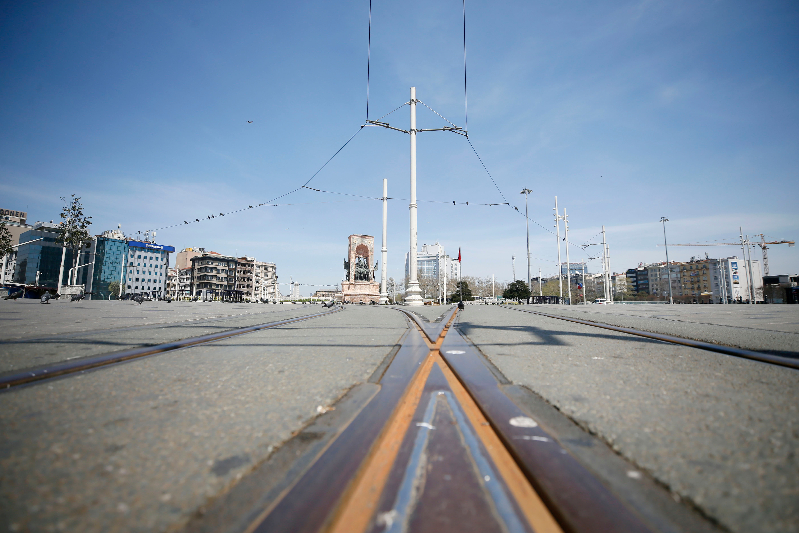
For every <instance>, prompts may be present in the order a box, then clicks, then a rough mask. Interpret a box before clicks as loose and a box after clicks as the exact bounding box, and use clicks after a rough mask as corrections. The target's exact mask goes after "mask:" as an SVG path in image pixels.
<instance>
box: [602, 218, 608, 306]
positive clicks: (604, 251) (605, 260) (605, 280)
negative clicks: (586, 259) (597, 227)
mask: <svg viewBox="0 0 799 533" xmlns="http://www.w3.org/2000/svg"><path fill="white" fill-rule="evenodd" d="M607 253H608V249H607V243H606V242H605V226H602V288H603V289H604V291H605V301H606V302H607V301H609V300H608V255H607Z"/></svg>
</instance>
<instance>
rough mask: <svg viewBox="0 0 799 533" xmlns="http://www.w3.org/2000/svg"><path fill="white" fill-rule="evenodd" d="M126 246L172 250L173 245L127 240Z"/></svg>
mask: <svg viewBox="0 0 799 533" xmlns="http://www.w3.org/2000/svg"><path fill="white" fill-rule="evenodd" d="M128 246H131V247H133V248H145V249H147V250H158V251H161V252H174V251H175V247H174V246H166V245H165V244H155V243H152V242H140V241H128Z"/></svg>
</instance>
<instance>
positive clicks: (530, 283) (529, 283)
mask: <svg viewBox="0 0 799 533" xmlns="http://www.w3.org/2000/svg"><path fill="white" fill-rule="evenodd" d="M531 192H533V191H532V190H530V189H527V188H524V189H522V192H521V193H520V194H523V195H524V218H525V221H526V223H527V288H528V289H529V290H530V296H528V297H527V303H528V304H529V303H530V298H531V297H532V294H533V281H532V278H530V218H529V217H528V216H527V195H529V194H530V193H531ZM513 281H516V280H513ZM492 283H493V282H492ZM539 283H540V281H539ZM492 287H493V285H492Z"/></svg>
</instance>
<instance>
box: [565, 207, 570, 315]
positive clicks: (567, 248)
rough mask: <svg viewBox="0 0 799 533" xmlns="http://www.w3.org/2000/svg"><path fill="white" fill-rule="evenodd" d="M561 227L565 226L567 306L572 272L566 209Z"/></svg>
mask: <svg viewBox="0 0 799 533" xmlns="http://www.w3.org/2000/svg"><path fill="white" fill-rule="evenodd" d="M563 225H564V226H566V287H567V289H568V295H569V305H571V302H572V272H571V265H570V263H569V217H568V215H566V208H565V207H564V208H563Z"/></svg>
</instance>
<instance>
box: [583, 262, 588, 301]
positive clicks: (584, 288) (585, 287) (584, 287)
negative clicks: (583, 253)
mask: <svg viewBox="0 0 799 533" xmlns="http://www.w3.org/2000/svg"><path fill="white" fill-rule="evenodd" d="M587 289H588V285H586V283H585V263H583V305H588V302H587V301H586V299H585V291H586V290H587Z"/></svg>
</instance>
